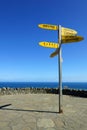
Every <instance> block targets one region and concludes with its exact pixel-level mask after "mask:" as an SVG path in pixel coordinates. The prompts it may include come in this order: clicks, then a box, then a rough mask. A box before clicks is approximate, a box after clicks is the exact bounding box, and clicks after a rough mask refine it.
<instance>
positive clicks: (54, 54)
mask: <svg viewBox="0 0 87 130" xmlns="http://www.w3.org/2000/svg"><path fill="white" fill-rule="evenodd" d="M58 54H59V49H56V51H54V52H53V53H52V54H51V55H50V57H51V58H52V57H54V56H56V55H58Z"/></svg>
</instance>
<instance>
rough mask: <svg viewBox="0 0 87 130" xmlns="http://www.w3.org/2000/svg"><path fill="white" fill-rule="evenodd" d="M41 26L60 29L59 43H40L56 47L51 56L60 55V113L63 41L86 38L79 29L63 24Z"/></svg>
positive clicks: (60, 108) (42, 25) (60, 103)
mask: <svg viewBox="0 0 87 130" xmlns="http://www.w3.org/2000/svg"><path fill="white" fill-rule="evenodd" d="M38 26H39V27H40V28H43V29H49V30H57V31H58V43H53V42H46V41H43V42H40V43H39V45H40V46H43V47H48V48H56V50H55V51H54V52H53V53H52V54H51V55H50V57H54V56H56V55H59V113H62V112H63V109H62V60H61V59H62V56H61V45H62V44H63V43H71V42H79V41H81V40H83V39H84V38H83V37H82V36H78V35H77V31H75V30H72V29H69V28H64V27H61V25H59V26H57V25H50V24H39V25H38Z"/></svg>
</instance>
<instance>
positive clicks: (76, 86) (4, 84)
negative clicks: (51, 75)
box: [0, 81, 87, 90]
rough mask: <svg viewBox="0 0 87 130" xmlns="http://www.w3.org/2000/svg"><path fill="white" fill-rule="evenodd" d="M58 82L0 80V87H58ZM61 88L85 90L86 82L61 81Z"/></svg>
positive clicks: (86, 88) (86, 87)
mask: <svg viewBox="0 0 87 130" xmlns="http://www.w3.org/2000/svg"><path fill="white" fill-rule="evenodd" d="M58 86H59V84H58V82H47V81H46V82H45V81H44V82H41V81H39V82H38V81H37V82H35V81H32V82H29V81H22V82H21V81H7V82H6V81H1V82H0V88H3V87H6V88H8V87H9V88H28V87H29V88H58ZM62 87H63V88H71V89H81V90H87V82H62Z"/></svg>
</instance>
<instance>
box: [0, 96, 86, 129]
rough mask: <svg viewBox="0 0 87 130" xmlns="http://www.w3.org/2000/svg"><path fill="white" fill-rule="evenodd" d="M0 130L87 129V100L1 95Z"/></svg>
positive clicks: (66, 97) (69, 97)
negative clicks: (59, 99) (60, 100)
mask: <svg viewBox="0 0 87 130" xmlns="http://www.w3.org/2000/svg"><path fill="white" fill-rule="evenodd" d="M0 130H87V98H77V97H72V96H63V114H59V113H58V95H53V94H26V95H23V94H20V95H5V96H0Z"/></svg>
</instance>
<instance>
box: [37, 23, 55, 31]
mask: <svg viewBox="0 0 87 130" xmlns="http://www.w3.org/2000/svg"><path fill="white" fill-rule="evenodd" d="M38 27H40V28H43V29H49V30H58V26H57V25H51V24H39V25H38Z"/></svg>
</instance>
